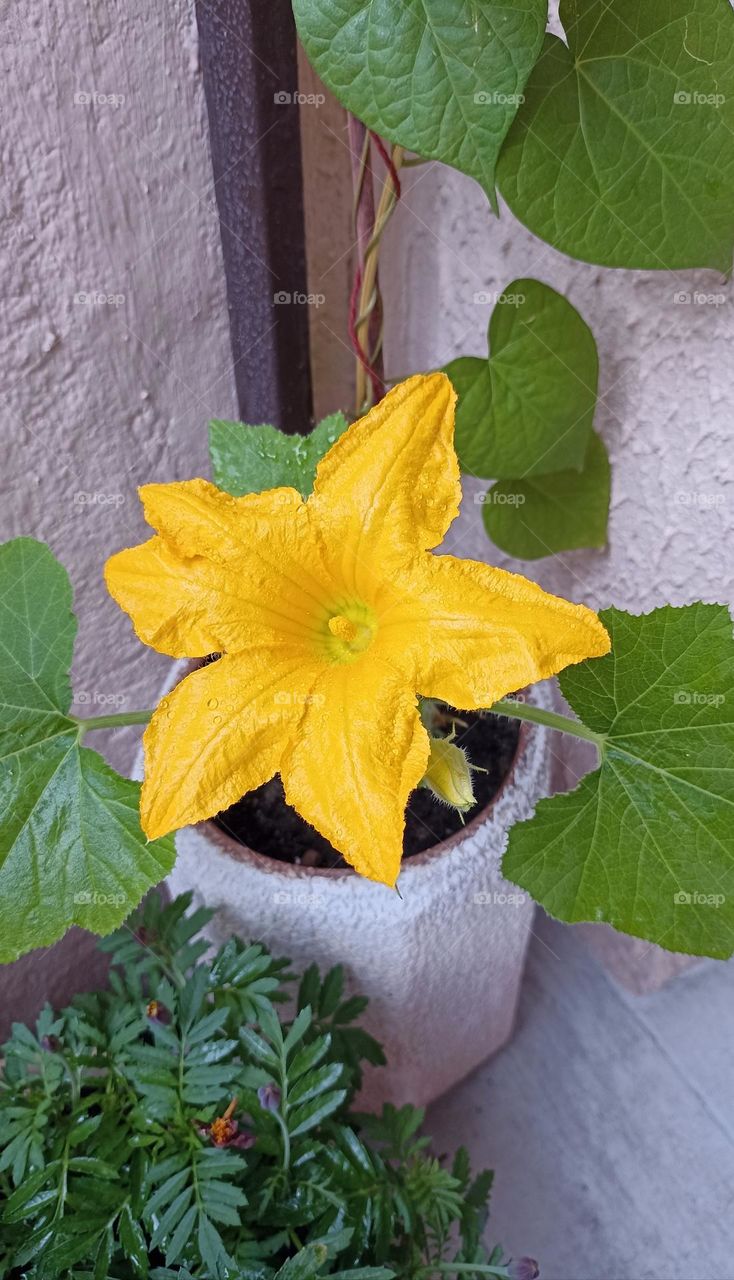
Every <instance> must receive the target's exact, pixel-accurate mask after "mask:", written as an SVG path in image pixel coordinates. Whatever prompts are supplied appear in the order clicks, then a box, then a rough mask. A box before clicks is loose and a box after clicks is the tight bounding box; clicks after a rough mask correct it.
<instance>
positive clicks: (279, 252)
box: [196, 0, 311, 432]
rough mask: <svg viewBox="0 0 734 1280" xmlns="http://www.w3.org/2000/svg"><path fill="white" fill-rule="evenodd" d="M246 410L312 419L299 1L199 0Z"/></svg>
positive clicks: (237, 367) (304, 427) (247, 416)
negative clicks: (296, 18) (296, 4)
mask: <svg viewBox="0 0 734 1280" xmlns="http://www.w3.org/2000/svg"><path fill="white" fill-rule="evenodd" d="M196 17H197V23H198V27H199V46H200V54H201V63H202V70H203V76H204V90H205V94H206V103H207V110H208V113H209V132H210V135H211V148H212V166H213V169H214V183H215V190H216V197H217V206H218V210H219V219H220V227H221V237H222V249H223V252H224V270H225V275H226V279H227V300H228V304H229V317H230V332H231V338H232V353H233V356H234V373H235V382H236V386H237V397H238V401H239V411H240V416H241V418H242V419H243V421H245V422H251V423H259V422H272V423H273V424H274V425H275V426H278V427H280V428H281V429H282V430H283V431H287V432H293V431H300V432H305V431H308V430H309V429H310V426H311V380H310V366H309V352H308V313H309V308H308V305H307V304H306V302H305V298H306V294H307V283H306V250H305V235H304V217H303V174H302V168H301V139H300V132H299V119H298V116H299V107H298V103H297V101H296V97H295V95H296V94H297V91H298V63H297V53H296V31H295V24H294V21H293V14H292V11H291V6H290V0H196Z"/></svg>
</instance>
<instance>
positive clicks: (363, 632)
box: [327, 604, 375, 662]
mask: <svg viewBox="0 0 734 1280" xmlns="http://www.w3.org/2000/svg"><path fill="white" fill-rule="evenodd" d="M327 627H328V633H329V634H328V637H327V647H328V650H329V654H330V656H331V657H332V658H335V659H336V660H337V661H340V662H345V661H349V659H351V658H356V657H357V656H358V655H359V654H360V653H364V651H365V649H367V648H369V646H370V644H371V643H372V639H373V636H374V634H375V621H374V617H373V614H372V610H371V609H369V608H368V607H367V606H366V605H363V604H350V605H346V606H344V607H343V608H342V609H341V610H340V611H339V612H338V613H333V614H332V615H331V617H330V618H329V620H328V623H327Z"/></svg>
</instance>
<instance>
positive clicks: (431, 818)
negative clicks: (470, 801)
mask: <svg viewBox="0 0 734 1280" xmlns="http://www.w3.org/2000/svg"><path fill="white" fill-rule="evenodd" d="M448 715H449V716H450V715H453V716H455V717H456V718H457V721H458V723H456V726H455V727H456V738H455V739H454V741H455V742H456V743H457V744H458V745H459V746H461V747H464V748H465V749H466V751H467V754H468V756H469V760H470V761H471V763H472V764H473V765H477V766H478V767H479V768H481V769H486V773H479V772H477V773H474V774H472V780H473V784H474V794H475V796H476V804H475V805H474V807H473V808H472V809H470V810H469V811H468V812H467V813H465V814H463V815H460V814H459V813H458V812H457V811H456V809H452V808H450V807H449V806H448V805H445V804H441V803H440V801H438V800H436V799H435V797H434V796H433V795H432V794H431V792H430V791H427V790H426V789H425V788H419V789H418V790H417V791H414V792H413V793H412V795H411V796H410V799H409V800H408V807H407V810H406V814H405V840H404V843H403V856H404V857H406V858H409V857H411V856H412V855H414V854H416V853H423V851H424V850H425V849H430V848H432V847H433V846H434V845H436V844H440V843H441V841H442V840H446V839H447V837H448V836H451V835H454V833H455V832H457V831H460V830H461V828H462V826H463V825H465V824H466V823H467V822H470V821H471V819H472V818H473V817H474V816H475V815H476V814H478V813H480V812H481V810H482V809H485V808H486V807H487V805H488V804H489V803H490V801H491V800H493V799H494V797H495V796H496V794H497V792H498V791H499V789H500V787H501V786H502V783H503V782H504V780H505V778H506V777H507V774H508V773H509V771H510V769H511V767H512V763H513V760H514V759H515V753H516V751H517V742H518V737H519V732H520V725H519V722H518V721H517V720H508V719H506V718H505V717H503V716H493V715H488V714H487V713H486V712H485V713H481V712H477V711H455V712H451V711H450V710H449V711H448ZM462 816H463V818H464V822H463V823H462V820H461V819H462ZM215 822H216V823H217V825H218V826H220V827H221V828H222V830H223V831H226V832H227V834H228V835H230V836H233V837H234V839H235V840H239V842H240V844H244V845H247V846H248V848H250V849H254V850H255V852H256V853H262V854H265V855H266V857H269V858H275V859H276V860H277V861H278V862H291V863H295V864H296V865H302V866H307V867H345V866H346V865H347V864H346V863H345V862H344V859H343V858H342V856H341V854H339V853H337V851H336V850H335V849H334V848H332V846H331V845H330V844H329V842H328V840H325V839H324V837H323V836H321V835H319V833H318V832H317V831H314V829H313V827H310V826H309V825H308V823H307V822H304V820H303V818H302V817H301V816H300V814H298V813H296V811H295V809H292V808H291V806H290V805H289V804H286V801H285V795H284V793H283V784H282V782H281V781H280V778H273V779H272V780H271V781H270V782H266V783H265V785H264V786H262V787H258V788H257V790H255V791H250V792H248V794H247V795H246V796H244V797H243V798H242V800H238V801H237V803H236V804H233V805H231V807H230V808H229V809H225V810H224V812H223V813H220V814H218V815H217V817H216V818H215ZM375 839H377V840H379V831H376V832H375Z"/></svg>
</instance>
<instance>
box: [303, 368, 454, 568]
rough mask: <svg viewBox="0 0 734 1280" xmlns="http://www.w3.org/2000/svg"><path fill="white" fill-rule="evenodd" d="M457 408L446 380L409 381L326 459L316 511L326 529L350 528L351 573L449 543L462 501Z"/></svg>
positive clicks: (344, 540) (346, 552)
mask: <svg viewBox="0 0 734 1280" xmlns="http://www.w3.org/2000/svg"><path fill="white" fill-rule="evenodd" d="M455 402H456V395H455V393H454V390H453V387H452V386H451V383H450V382H449V380H448V378H447V377H446V375H445V374H443V373H432V374H427V375H423V374H419V375H417V376H416V377H413V378H408V379H407V381H406V382H401V383H400V384H399V385H398V386H396V387H394V388H393V390H392V391H390V392H388V394H387V395H386V396H385V398H384V400H381V401H380V403H379V404H378V405H377V406H376V407H375V408H374V409H371V410H370V412H369V413H368V414H367V415H366V417H364V418H361V419H360V420H359V421H358V422H355V423H353V425H352V426H351V427H350V428H349V430H348V431H346V432H345V433H344V435H342V436H340V437H339V439H338V440H337V441H336V444H334V445H332V447H331V449H330V450H329V452H328V453H327V454H326V455H325V456H324V458H322V460H321V462H320V463H319V465H318V468H317V471H316V483H315V485H314V492H313V495H312V496H311V498H309V501H308V506H309V508H310V509H311V510H312V511H313V512H314V514H315V515H317V517H318V519H319V521H321V522H323V525H324V527H325V529H332V530H333V527H334V525H336V526H337V527H338V526H339V525H340V524H341V525H342V532H341V533H339V534H338V535H337V536H338V538H339V543H340V545H341V546H343V553H342V560H343V568H344V569H345V571H346V572H347V573H348V574H353V573H354V567H353V566H355V565H356V566H357V567H358V566H359V561H360V559H361V557H363V556H366V557H367V558H368V559H369V560H371V561H373V560H374V559H375V558H377V559H378V560H379V562H380V564H381V565H382V567H383V568H385V566H386V565H389V564H390V563H391V562H394V561H396V560H397V561H400V560H403V561H404V560H405V559H406V557H408V556H411V555H415V553H416V552H418V551H423V550H426V549H427V548H429V547H435V546H438V544H439V542H441V541H442V539H443V537H444V535H445V533H446V530H447V529H448V527H449V525H450V524H451V521H452V520H453V519H454V517H455V516H456V515H457V514H458V511H459V502H460V500H461V485H460V483H459V464H458V461H457V458H456V452H455V450H454V404H455ZM332 538H333V533H332V534H331V537H330V541H331V539H332ZM347 560H348V563H347Z"/></svg>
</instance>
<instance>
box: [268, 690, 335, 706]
mask: <svg viewBox="0 0 734 1280" xmlns="http://www.w3.org/2000/svg"><path fill="white" fill-rule="evenodd" d="M273 701H274V702H276V703H277V705H278V706H279V707H323V705H324V702H325V701H326V699H325V698H324V695H323V693H301V692H300V691H299V692H297V693H292V692H291V691H290V690H289V689H279V690H278V692H277V693H276V695H275V698H274V699H273Z"/></svg>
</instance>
